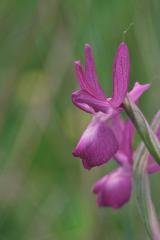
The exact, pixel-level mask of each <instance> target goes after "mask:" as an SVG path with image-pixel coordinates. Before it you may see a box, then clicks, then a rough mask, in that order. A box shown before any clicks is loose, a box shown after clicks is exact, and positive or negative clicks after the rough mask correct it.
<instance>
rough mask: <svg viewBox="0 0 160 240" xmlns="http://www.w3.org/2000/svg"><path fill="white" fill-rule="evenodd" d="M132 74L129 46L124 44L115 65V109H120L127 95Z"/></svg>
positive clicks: (112, 101) (113, 98)
mask: <svg viewBox="0 0 160 240" xmlns="http://www.w3.org/2000/svg"><path fill="white" fill-rule="evenodd" d="M129 74H130V62H129V53H128V47H127V45H126V44H125V43H124V42H122V43H121V44H120V46H119V48H118V51H117V54H116V57H115V61H114V64H113V97H112V99H111V103H112V105H113V107H116V108H117V107H119V106H120V105H121V104H122V103H123V100H124V98H125V96H126V94H127V91H128V84H129Z"/></svg>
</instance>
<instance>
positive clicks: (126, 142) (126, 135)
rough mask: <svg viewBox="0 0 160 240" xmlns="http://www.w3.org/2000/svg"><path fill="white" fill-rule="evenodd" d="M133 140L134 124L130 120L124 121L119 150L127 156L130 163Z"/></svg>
mask: <svg viewBox="0 0 160 240" xmlns="http://www.w3.org/2000/svg"><path fill="white" fill-rule="evenodd" d="M133 140H134V126H133V124H132V122H131V121H130V120H128V121H126V122H125V126H124V130H123V137H122V141H121V143H120V147H119V150H120V151H121V152H122V153H123V154H124V155H126V156H127V158H128V161H129V162H130V164H132V161H133Z"/></svg>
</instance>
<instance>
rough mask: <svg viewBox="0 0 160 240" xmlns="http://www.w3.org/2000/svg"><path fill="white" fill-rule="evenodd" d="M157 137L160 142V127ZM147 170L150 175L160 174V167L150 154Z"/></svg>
mask: <svg viewBox="0 0 160 240" xmlns="http://www.w3.org/2000/svg"><path fill="white" fill-rule="evenodd" d="M153 121H154V120H153ZM156 135H157V137H158V139H159V140H160V127H159V128H158V131H157V134H156ZM147 170H148V173H150V174H152V173H156V172H160V165H159V164H158V163H157V162H156V161H155V160H154V158H153V157H152V156H151V155H150V154H149V156H148V167H147Z"/></svg>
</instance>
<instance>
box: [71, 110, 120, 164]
mask: <svg viewBox="0 0 160 240" xmlns="http://www.w3.org/2000/svg"><path fill="white" fill-rule="evenodd" d="M117 150H118V142H117V140H116V137H115V135H114V133H113V131H112V130H111V129H110V128H109V127H108V126H107V124H106V122H105V121H104V119H103V118H101V116H100V117H99V114H98V116H97V115H95V116H94V117H93V119H92V121H91V123H90V124H89V126H88V127H87V129H86V130H85V132H84V133H83V135H82V136H81V138H80V141H79V143H78V144H77V146H76V148H75V149H74V151H73V155H74V156H75V157H80V158H81V159H82V160H83V165H84V167H85V168H86V169H90V168H92V167H95V166H99V165H102V164H104V163H106V162H107V161H108V160H110V159H111V157H112V156H113V155H114V153H115V152H116V151H117Z"/></svg>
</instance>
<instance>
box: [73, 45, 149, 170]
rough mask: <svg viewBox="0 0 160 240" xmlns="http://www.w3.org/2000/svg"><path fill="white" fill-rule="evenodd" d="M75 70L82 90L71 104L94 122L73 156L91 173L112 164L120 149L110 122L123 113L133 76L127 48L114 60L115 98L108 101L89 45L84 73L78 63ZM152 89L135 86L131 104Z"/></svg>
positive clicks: (122, 47) (125, 46) (119, 52)
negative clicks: (97, 168) (93, 168)
mask: <svg viewBox="0 0 160 240" xmlns="http://www.w3.org/2000/svg"><path fill="white" fill-rule="evenodd" d="M75 70H76V76H77V79H78V83H79V85H80V88H81V89H80V90H79V91H75V92H73V93H72V101H73V103H74V104H75V105H76V106H77V107H79V108H80V109H82V110H84V111H85V112H88V113H91V114H92V115H93V119H92V121H91V123H90V124H89V126H88V127H87V129H86V130H85V132H84V133H83V135H82V136H81V138H80V141H79V143H78V144H77V146H76V148H75V149H74V151H73V155H74V156H75V157H80V158H81V159H82V162H83V165H84V168H86V169H90V168H92V167H95V166H99V165H101V164H104V163H105V162H107V161H108V160H110V159H111V157H112V156H113V155H114V154H115V153H116V152H117V151H118V148H119V144H118V140H117V137H116V135H117V134H115V132H114V131H113V129H112V127H111V126H110V125H109V124H108V122H109V121H110V120H111V119H112V118H114V116H115V115H116V114H118V113H119V112H120V111H122V107H123V101H124V98H125V97H126V95H127V91H128V84H129V74H130V61H129V53H128V47H127V45H126V44H125V43H124V42H122V43H121V44H120V46H119V48H118V51H117V54H116V57H115V61H114V65H113V94H112V95H113V96H112V98H109V97H106V95H105V93H104V91H103V90H102V88H101V86H100V84H99V82H98V80H97V75H96V69H95V64H94V58H93V54H92V48H91V46H90V45H89V44H86V45H85V67H84V69H83V67H82V66H81V63H80V61H76V62H75ZM149 86H150V85H149V84H144V85H141V84H139V83H136V84H135V86H134V88H133V90H132V91H131V92H130V93H129V96H130V98H131V99H132V101H137V100H138V98H139V97H140V96H141V95H142V94H143V92H144V91H146V90H147V89H148V88H149Z"/></svg>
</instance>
